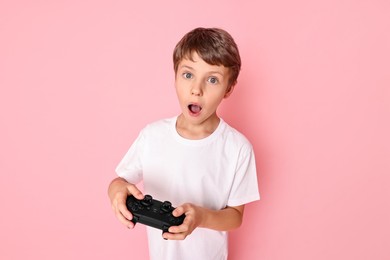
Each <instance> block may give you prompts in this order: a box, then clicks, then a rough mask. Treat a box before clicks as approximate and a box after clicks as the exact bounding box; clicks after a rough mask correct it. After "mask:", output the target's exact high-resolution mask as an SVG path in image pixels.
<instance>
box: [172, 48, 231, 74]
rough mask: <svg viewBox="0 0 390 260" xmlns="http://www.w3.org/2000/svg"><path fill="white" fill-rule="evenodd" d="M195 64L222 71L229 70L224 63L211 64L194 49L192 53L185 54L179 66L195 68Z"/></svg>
mask: <svg viewBox="0 0 390 260" xmlns="http://www.w3.org/2000/svg"><path fill="white" fill-rule="evenodd" d="M193 66H202V67H209V68H210V69H211V70H218V71H221V72H225V71H228V68H226V67H225V66H223V65H214V64H210V63H208V62H206V61H205V60H204V59H202V57H200V56H199V55H198V53H197V52H195V51H193V52H192V53H189V54H188V55H185V56H184V57H183V59H182V60H181V61H180V62H179V68H181V67H191V68H193V69H195V68H194V67H193Z"/></svg>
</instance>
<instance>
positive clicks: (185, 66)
mask: <svg viewBox="0 0 390 260" xmlns="http://www.w3.org/2000/svg"><path fill="white" fill-rule="evenodd" d="M183 68H184V69H188V70H195V69H194V68H193V67H191V66H188V65H182V66H180V67H179V69H183ZM208 73H210V74H219V75H221V76H222V77H223V76H224V74H223V73H222V72H220V71H216V70H212V71H208Z"/></svg>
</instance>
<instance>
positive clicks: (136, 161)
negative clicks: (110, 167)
mask: <svg viewBox="0 0 390 260" xmlns="http://www.w3.org/2000/svg"><path fill="white" fill-rule="evenodd" d="M144 142H145V138H144V135H143V132H142V131H141V133H140V134H139V135H138V137H137V139H136V140H135V141H134V142H133V144H132V145H131V147H130V149H129V150H128V151H127V153H126V154H125V156H124V157H123V159H122V160H121V162H120V163H119V164H118V166H117V167H116V170H115V171H116V173H117V174H118V176H119V177H122V178H124V179H125V180H126V181H128V182H129V183H133V184H137V183H139V182H140V181H141V180H142V178H143V176H142V149H143V147H144Z"/></svg>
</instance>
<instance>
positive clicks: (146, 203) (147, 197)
mask: <svg viewBox="0 0 390 260" xmlns="http://www.w3.org/2000/svg"><path fill="white" fill-rule="evenodd" d="M152 202H153V197H152V196H150V195H145V196H144V199H143V200H142V201H141V204H142V205H144V206H145V207H147V206H150V205H152Z"/></svg>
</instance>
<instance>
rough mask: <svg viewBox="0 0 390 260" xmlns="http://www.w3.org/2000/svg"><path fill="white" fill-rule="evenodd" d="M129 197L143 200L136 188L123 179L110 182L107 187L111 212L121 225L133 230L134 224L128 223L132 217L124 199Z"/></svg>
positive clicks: (119, 178)
mask: <svg viewBox="0 0 390 260" xmlns="http://www.w3.org/2000/svg"><path fill="white" fill-rule="evenodd" d="M129 195H133V196H134V197H136V198H137V199H143V198H144V195H143V194H142V192H141V191H140V190H139V189H138V188H137V186H135V185H134V184H132V183H128V182H127V181H126V180H125V179H123V178H121V177H118V178H115V179H114V180H112V181H111V183H110V185H109V187H108V197H109V198H110V201H111V207H112V210H113V211H114V213H115V215H116V217H117V218H118V219H119V221H120V222H121V223H122V224H123V225H125V226H127V227H128V228H133V227H134V223H133V222H131V221H130V220H131V219H132V218H133V215H132V214H131V213H130V211H129V210H128V209H127V207H126V199H127V196H129Z"/></svg>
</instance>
